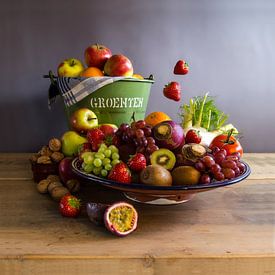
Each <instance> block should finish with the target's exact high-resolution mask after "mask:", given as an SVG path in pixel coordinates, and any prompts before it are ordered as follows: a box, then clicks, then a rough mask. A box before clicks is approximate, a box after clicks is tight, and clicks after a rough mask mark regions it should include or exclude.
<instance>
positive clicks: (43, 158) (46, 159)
mask: <svg viewBox="0 0 275 275" xmlns="http://www.w3.org/2000/svg"><path fill="white" fill-rule="evenodd" d="M37 163H41V164H50V163H52V161H51V158H50V157H49V156H40V157H39V158H38V159H37Z"/></svg>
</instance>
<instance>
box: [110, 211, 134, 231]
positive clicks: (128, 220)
mask: <svg viewBox="0 0 275 275" xmlns="http://www.w3.org/2000/svg"><path fill="white" fill-rule="evenodd" d="M134 218H135V214H134V211H133V209H132V208H130V207H127V206H120V207H117V208H115V209H114V210H112V211H111V212H110V214H109V220H110V222H111V223H112V225H113V227H114V228H115V229H116V230H118V231H119V232H127V231H128V230H130V229H131V228H132V227H133V225H134Z"/></svg>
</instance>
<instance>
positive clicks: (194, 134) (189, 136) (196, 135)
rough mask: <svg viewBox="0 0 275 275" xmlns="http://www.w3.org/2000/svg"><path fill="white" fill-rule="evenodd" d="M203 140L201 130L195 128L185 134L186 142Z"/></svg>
mask: <svg viewBox="0 0 275 275" xmlns="http://www.w3.org/2000/svg"><path fill="white" fill-rule="evenodd" d="M200 142H201V135H200V132H199V131H196V130H194V129H191V130H189V131H188V132H187V133H186V136H185V143H198V144H199V143H200Z"/></svg>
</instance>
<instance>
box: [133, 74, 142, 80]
mask: <svg viewBox="0 0 275 275" xmlns="http://www.w3.org/2000/svg"><path fill="white" fill-rule="evenodd" d="M132 77H134V78H137V79H144V77H143V76H142V75H140V74H133V75H132Z"/></svg>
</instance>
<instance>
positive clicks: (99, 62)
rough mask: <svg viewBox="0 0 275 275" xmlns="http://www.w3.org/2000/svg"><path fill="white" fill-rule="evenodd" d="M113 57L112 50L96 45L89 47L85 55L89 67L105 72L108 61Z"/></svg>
mask: <svg viewBox="0 0 275 275" xmlns="http://www.w3.org/2000/svg"><path fill="white" fill-rule="evenodd" d="M111 56H112V52H111V50H110V49H108V48H107V47H105V46H104V45H99V44H94V45H91V46H89V47H88V48H87V49H86V50H85V53H84V57H85V62H86V64H87V66H88V67H96V68H98V69H100V70H101V71H103V68H104V65H105V63H106V61H107V60H108V59H109V58H110V57H111Z"/></svg>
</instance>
